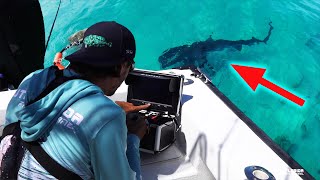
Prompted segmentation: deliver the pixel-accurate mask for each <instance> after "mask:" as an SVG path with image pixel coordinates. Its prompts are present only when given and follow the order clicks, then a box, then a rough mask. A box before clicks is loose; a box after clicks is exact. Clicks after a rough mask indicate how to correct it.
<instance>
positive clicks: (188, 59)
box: [158, 22, 273, 69]
mask: <svg viewBox="0 0 320 180" xmlns="http://www.w3.org/2000/svg"><path fill="white" fill-rule="evenodd" d="M269 26H270V28H269V31H268V34H267V36H266V37H265V38H264V39H262V40H260V39H258V38H255V37H252V38H251V39H248V40H235V41H232V40H224V39H218V40H214V39H212V36H209V38H208V39H207V40H205V41H198V42H194V43H192V44H191V45H182V46H177V47H173V48H169V49H167V50H165V51H163V52H162V54H161V55H160V56H159V58H158V61H159V63H160V66H161V68H162V69H168V68H180V69H181V68H183V67H197V66H198V67H200V68H201V67H202V66H204V65H205V64H207V65H208V66H209V67H210V65H209V64H208V63H207V60H206V56H207V54H208V53H209V52H214V51H222V50H224V49H227V48H230V49H235V50H237V51H241V49H242V47H243V46H252V45H255V44H259V43H264V44H267V42H268V40H269V38H270V36H271V32H272V30H273V26H272V22H269ZM211 68H212V67H211Z"/></svg>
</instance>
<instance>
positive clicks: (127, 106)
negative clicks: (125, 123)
mask: <svg viewBox="0 0 320 180" xmlns="http://www.w3.org/2000/svg"><path fill="white" fill-rule="evenodd" d="M115 103H117V104H118V105H119V106H120V107H121V108H122V109H123V110H124V111H125V112H126V114H128V113H131V112H138V111H140V110H143V109H147V108H148V107H149V106H150V104H145V105H140V106H135V105H133V104H132V103H128V102H124V101H116V102H115Z"/></svg>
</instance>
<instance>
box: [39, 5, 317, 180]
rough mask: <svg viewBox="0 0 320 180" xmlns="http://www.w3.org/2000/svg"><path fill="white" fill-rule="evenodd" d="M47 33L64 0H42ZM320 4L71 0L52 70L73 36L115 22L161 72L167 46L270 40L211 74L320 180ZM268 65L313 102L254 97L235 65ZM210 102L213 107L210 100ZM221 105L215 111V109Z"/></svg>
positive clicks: (55, 41)
mask: <svg viewBox="0 0 320 180" xmlns="http://www.w3.org/2000/svg"><path fill="white" fill-rule="evenodd" d="M40 3H41V6H42V11H43V14H44V21H45V28H46V36H48V33H49V30H50V28H51V25H52V23H53V19H54V15H55V13H56V10H57V7H58V3H59V1H44V0H42V1H41V2H40ZM319 17H320V2H319V1H317V0H310V1H307V0H305V1H301V0H300V1H298V0H282V1H278V0H273V1H272V0H243V1H238V0H230V1H224V0H214V1H213V0H202V1H201V2H199V1H195V0H194V1H190V0H183V1H174V0H167V1H146V0H139V1H138V0H130V1H129V0H127V1H124V0H122V1H120V0H118V1H117V0H109V1H107V0H99V1H98V0H92V1H84V0H79V1H75V0H63V1H62V4H61V9H60V12H59V16H58V18H57V21H56V24H55V27H54V30H53V33H52V36H51V40H50V43H49V46H48V49H47V52H46V60H45V62H44V65H45V66H46V67H47V66H49V65H51V62H52V59H53V57H54V54H55V53H56V52H58V51H60V50H61V49H62V48H63V47H65V46H66V45H67V44H68V37H69V36H70V35H72V34H73V33H75V32H76V31H78V30H82V29H84V28H87V27H88V26H90V25H92V24H94V23H95V22H98V21H107V20H115V21H117V22H119V23H121V24H123V25H125V26H126V27H128V28H129V29H130V30H131V31H132V32H133V34H134V35H135V38H136V43H137V55H136V58H135V61H136V66H137V67H138V68H142V69H150V70H159V69H161V67H160V64H159V61H158V57H159V56H160V55H161V54H162V52H163V51H164V50H166V49H169V48H173V47H176V46H181V45H184V44H192V43H193V42H196V41H204V40H206V39H207V38H209V36H210V35H212V38H213V39H227V40H239V39H244V40H245V39H251V37H252V36H254V37H256V38H259V39H263V38H264V37H265V36H266V34H267V32H268V29H269V26H268V23H269V21H272V22H273V23H272V25H273V26H274V29H273V31H272V35H271V37H270V39H269V41H268V42H267V44H263V43H262V44H258V45H254V46H243V47H242V50H241V51H237V50H235V49H225V50H222V51H214V52H213V51H211V52H208V53H207V54H206V60H207V61H208V64H210V66H211V67H213V69H208V68H206V66H205V67H204V69H203V71H205V72H206V73H207V74H208V75H209V76H210V77H211V79H212V81H213V83H214V84H215V85H216V86H217V87H218V88H219V89H220V91H222V92H223V93H224V94H225V95H226V96H227V97H229V98H230V99H231V101H232V102H233V103H235V104H236V105H237V106H238V107H239V108H240V109H241V110H242V111H243V112H244V113H245V114H246V115H247V116H248V117H249V118H251V119H252V120H253V121H254V122H255V123H256V124H257V125H258V126H259V127H260V128H261V129H262V130H264V131H265V132H266V133H267V134H268V135H269V136H270V137H271V138H272V139H273V140H274V141H275V142H276V143H278V144H279V145H280V146H281V147H282V148H283V149H284V150H285V151H287V152H288V153H289V154H290V156H292V157H293V158H294V159H295V160H296V161H297V162H298V163H300V164H301V165H302V166H303V167H304V168H305V169H306V170H307V171H308V172H309V173H311V174H312V175H313V176H314V177H315V178H320V166H319V162H320V156H319V152H320V140H319V138H320V111H319V109H320V104H319V99H320V80H319V79H320V72H319V70H320V23H319V21H318V20H319ZM231 63H234V64H239V65H249V66H255V67H261V68H266V69H267V72H266V74H265V75H264V78H266V79H268V80H270V81H272V82H273V83H276V84H278V85H279V86H281V87H283V88H285V89H286V90H288V91H290V92H292V93H294V94H296V95H298V96H300V97H301V98H303V99H305V100H306V103H305V105H304V106H303V107H300V106H298V105H296V104H294V103H292V102H289V101H288V100H286V99H284V98H282V97H280V96H279V95H277V94H275V93H272V92H271V91H270V90H267V89H266V88H264V87H262V86H259V87H258V88H257V90H256V92H253V91H252V90H251V89H250V88H249V86H248V85H246V84H245V83H244V81H243V80H242V79H241V78H240V76H239V75H238V74H236V72H235V71H234V70H233V69H232V68H231V66H230V64H231ZM208 104H210V102H208ZM212 108H214V106H213V107H212Z"/></svg>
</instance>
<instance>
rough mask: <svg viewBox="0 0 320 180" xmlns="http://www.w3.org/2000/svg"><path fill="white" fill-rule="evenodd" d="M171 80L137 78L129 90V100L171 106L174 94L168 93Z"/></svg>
mask: <svg viewBox="0 0 320 180" xmlns="http://www.w3.org/2000/svg"><path fill="white" fill-rule="evenodd" d="M171 80H172V79H171V78H167V77H161V78H151V77H139V78H137V79H135V80H134V83H133V84H132V86H131V88H130V91H131V92H130V93H131V99H132V100H141V101H149V102H153V103H159V104H165V105H172V103H173V102H172V101H173V96H174V93H175V92H170V89H172V88H170V86H172V83H171Z"/></svg>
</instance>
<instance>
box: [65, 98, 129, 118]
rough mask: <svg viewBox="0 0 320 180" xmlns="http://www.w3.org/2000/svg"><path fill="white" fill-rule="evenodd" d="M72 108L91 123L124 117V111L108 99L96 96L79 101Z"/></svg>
mask: <svg viewBox="0 0 320 180" xmlns="http://www.w3.org/2000/svg"><path fill="white" fill-rule="evenodd" d="M70 108H72V109H73V110H75V111H78V112H79V114H82V115H83V117H84V118H85V119H88V120H89V121H108V120H112V119H115V118H119V117H120V116H121V117H123V116H124V114H125V113H124V111H123V109H122V108H121V107H120V106H118V105H117V104H116V103H114V102H113V101H112V100H111V99H109V98H108V97H106V96H104V95H102V94H94V95H91V96H87V97H85V98H82V99H80V100H78V101H77V102H76V103H74V104H73V105H72V106H71V107H70Z"/></svg>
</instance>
